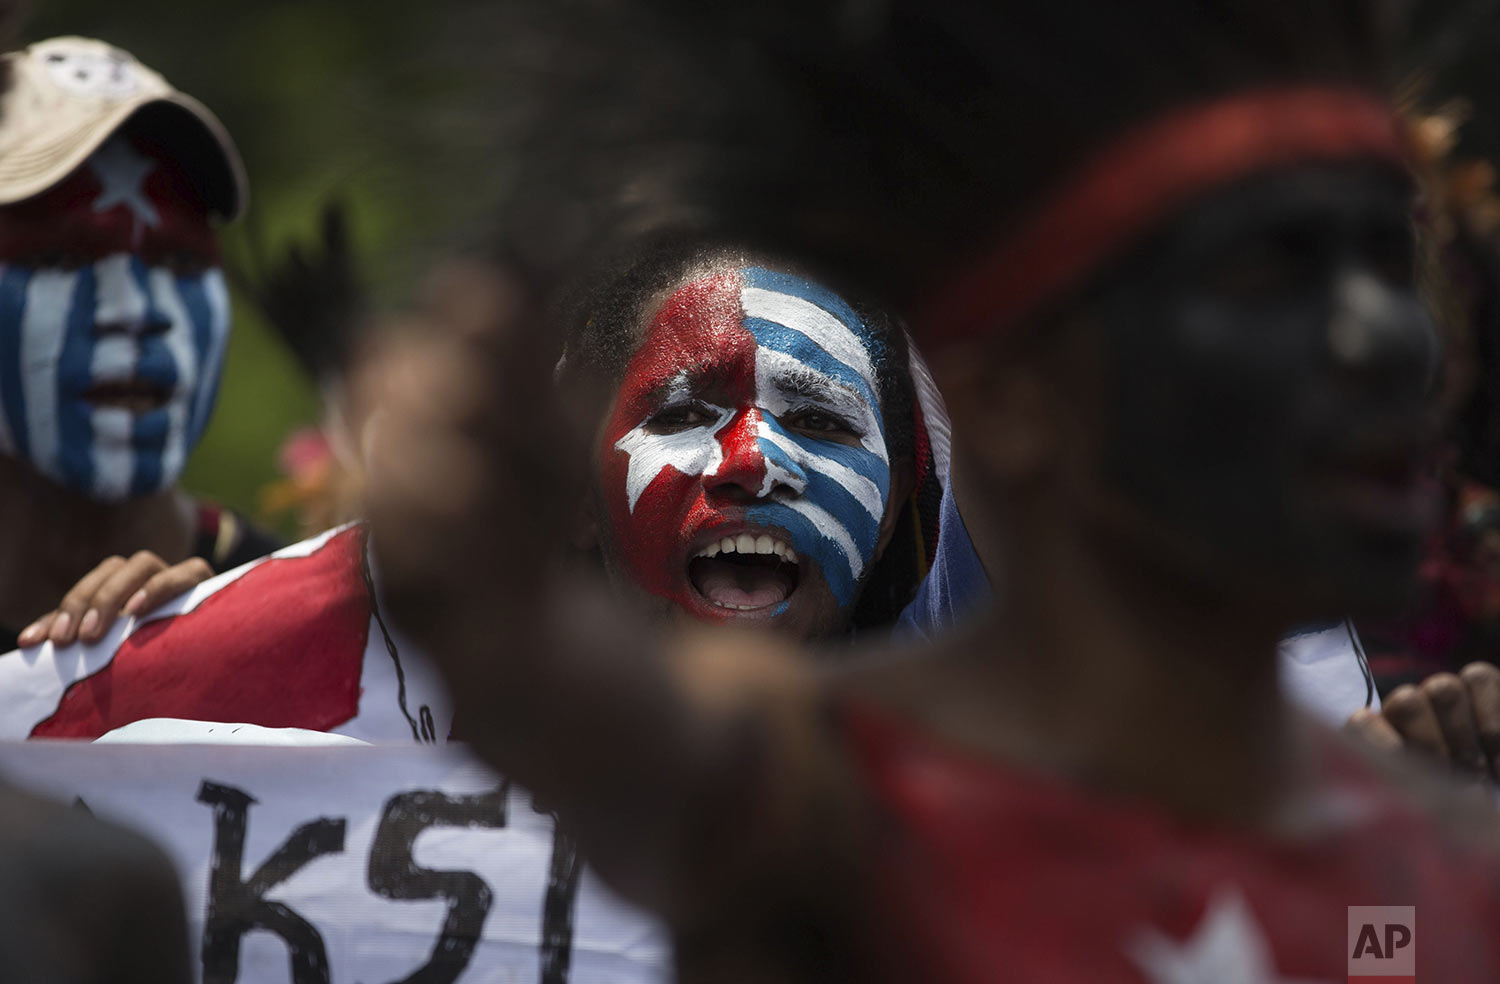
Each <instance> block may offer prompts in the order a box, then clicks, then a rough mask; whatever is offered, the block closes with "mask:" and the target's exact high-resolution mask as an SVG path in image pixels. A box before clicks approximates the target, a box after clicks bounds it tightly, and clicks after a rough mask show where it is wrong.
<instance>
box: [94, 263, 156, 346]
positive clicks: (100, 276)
mask: <svg viewBox="0 0 1500 984" xmlns="http://www.w3.org/2000/svg"><path fill="white" fill-rule="evenodd" d="M94 291H95V299H94V328H95V331H97V332H98V333H99V334H101V335H109V334H131V335H141V334H152V333H159V332H163V331H166V330H167V329H168V328H170V327H171V325H172V320H171V318H169V317H168V316H167V314H166V312H165V311H164V310H163V309H162V306H161V305H160V304H158V303H157V301H156V298H155V295H154V292H153V291H152V290H151V282H150V277H149V274H148V273H147V270H146V267H145V265H144V264H143V263H141V261H140V260H138V259H136V258H135V257H133V256H128V255H120V256H111V257H108V258H106V259H104V260H101V261H100V262H99V263H97V264H95V265H94Z"/></svg>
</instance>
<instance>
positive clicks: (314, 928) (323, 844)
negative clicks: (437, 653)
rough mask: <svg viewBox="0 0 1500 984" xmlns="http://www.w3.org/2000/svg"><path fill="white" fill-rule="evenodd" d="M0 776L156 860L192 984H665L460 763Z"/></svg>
mask: <svg viewBox="0 0 1500 984" xmlns="http://www.w3.org/2000/svg"><path fill="white" fill-rule="evenodd" d="M0 772H3V773H4V775H5V776H6V777H7V778H9V779H10V780H11V781H12V782H14V783H15V784H17V785H19V786H22V787H24V788H27V789H31V790H34V791H36V792H38V793H41V794H43V795H48V796H51V797H53V798H55V799H61V800H63V801H65V802H77V803H78V804H79V808H80V809H82V808H87V809H89V810H90V811H92V812H93V813H94V814H96V815H98V816H100V817H103V818H107V819H110V820H113V821H116V822H118V823H121V824H125V825H127V826H131V827H134V828H136V829H137V830H140V831H141V832H143V833H145V834H146V835H148V836H150V837H152V838H154V839H155V840H156V841H157V842H158V843H160V844H162V845H163V847H164V848H165V849H166V850H167V852H168V853H169V854H170V855H171V857H172V859H173V860H174V861H175V862H176V864H177V867H178V869H179V871H180V872H181V874H182V878H183V890H184V894H185V895H186V897H187V903H188V916H189V923H190V928H191V932H192V941H191V942H192V945H193V947H194V948H195V956H196V957H197V958H198V959H197V961H196V962H197V963H198V964H199V966H200V969H201V975H202V977H201V979H202V980H203V981H204V984H229V982H234V981H238V982H242V984H283V982H286V984H325V982H326V984H387V982H391V984H394V982H397V981H402V982H412V984H415V982H422V984H439V982H462V984H502V982H504V984H512V982H527V984H529V982H541V984H566V982H575V984H577V982H590V984H591V982H619V984H635V982H659V981H664V980H667V979H669V976H670V975H669V972H668V967H669V965H670V949H669V945H668V940H667V937H666V935H665V933H664V932H663V931H662V930H661V929H660V928H659V927H658V926H657V925H656V924H654V923H652V922H651V921H649V920H647V919H645V918H644V917H642V916H641V915H640V914H639V913H638V912H636V911H635V910H633V909H631V908H630V907H629V906H627V905H625V904H624V903H622V902H621V901H619V900H618V899H617V898H615V897H614V896H612V895H611V894H610V893H609V892H608V891H607V890H606V889H604V888H603V886H601V885H600V884H599V882H598V881H597V879H595V878H594V877H593V876H592V875H591V874H590V873H589V872H587V871H582V870H580V866H579V865H578V864H577V862H576V859H575V858H574V855H573V852H572V849H571V846H570V845H569V844H568V843H566V839H565V838H561V837H559V836H557V835H556V833H555V831H554V826H553V823H552V819H551V817H550V816H548V815H547V814H545V813H540V812H538V811H537V809H536V808H535V806H534V804H533V803H532V801H531V796H530V795H529V794H528V793H526V792H524V791H522V790H519V789H515V788H512V787H510V786H509V785H508V784H507V783H505V782H504V781H503V780H501V779H500V778H498V777H497V776H496V775H495V774H494V773H492V772H490V771H489V770H488V769H486V768H484V767H483V766H482V765H480V764H479V763H477V762H476V761H475V760H474V759H473V758H471V757H470V756H469V755H468V754H467V753H466V752H465V751H464V750H463V749H462V747H461V746H447V747H437V748H434V747H425V748H424V747H410V748H407V747H393V746H385V747H377V746H371V747H362V746H338V747H308V748H296V747H290V748H287V747H282V748H265V747H251V746H236V745H228V746H206V745H158V746H142V745H90V744H83V743H77V742H52V741H31V742H24V743H23V742H3V743H0Z"/></svg>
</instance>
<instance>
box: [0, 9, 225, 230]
mask: <svg viewBox="0 0 1500 984" xmlns="http://www.w3.org/2000/svg"><path fill="white" fill-rule="evenodd" d="M0 59H3V60H4V62H5V63H6V64H7V65H8V66H9V68H10V73H11V82H10V89H9V90H8V91H7V92H6V93H5V94H4V96H3V97H0V205H9V204H12V203H14V202H19V201H24V200H25V199H27V198H30V197H32V196H33V195H39V194H41V193H42V192H44V191H46V190H47V189H48V188H51V187H52V186H53V185H55V184H57V183H58V182H59V181H61V180H63V179H64V178H66V177H67V176H68V175H70V174H72V173H73V171H74V170H75V169H76V168H77V167H78V166H79V165H80V164H82V163H83V162H84V161H85V160H87V159H88V157H89V155H90V154H92V153H93V152H94V151H95V150H97V149H99V146H100V145H101V144H103V143H104V142H105V141H106V140H108V139H109V138H110V136H112V135H113V134H114V133H115V132H116V131H117V130H119V129H120V127H121V126H123V125H124V124H125V123H126V122H127V121H131V120H134V121H135V123H134V125H137V126H140V127H142V128H149V129H150V131H151V132H152V134H153V136H156V137H157V138H158V139H161V140H162V141H163V143H164V144H165V145H166V146H168V147H170V148H171V149H172V153H173V156H174V158H175V159H177V160H178V162H179V163H180V164H182V166H183V167H184V169H185V170H186V171H187V173H188V175H189V177H190V178H191V179H192V180H193V181H194V183H195V184H197V186H198V188H199V190H200V191H201V193H202V194H203V199H204V201H205V202H206V203H207V205H208V207H209V209H210V210H211V211H213V212H214V213H216V214H217V215H218V216H219V217H221V218H223V219H226V220H229V219H234V218H236V217H237V216H239V214H240V213H241V212H242V211H244V208H245V203H246V200H247V198H248V188H247V184H246V180H245V166H244V164H243V163H241V161H240V155H239V151H237V150H236V149H235V146H234V141H233V140H231V139H230V137H229V131H227V130H225V129H224V124H222V123H220V122H219V120H218V117H216V116H214V114H213V113H211V112H209V110H208V107H206V106H204V105H203V104H202V103H200V102H199V101H198V100H196V99H194V98H193V97H192V96H189V95H187V94H185V93H182V92H178V91H177V90H176V89H174V88H172V86H171V85H170V84H169V83H168V82H167V80H166V79H164V78H162V77H161V76H160V75H158V74H157V73H156V72H153V71H152V70H151V69H149V68H147V67H146V66H145V65H142V64H141V63H140V62H138V61H136V60H135V57H134V56H133V55H131V54H130V53H129V52H127V51H122V50H121V49H119V48H116V47H115V46H113V45H110V44H106V43H104V42H103V41H95V40H93V39H91V38H75V37H63V38H51V39H49V40H47V41H39V42H37V43H36V44H34V45H31V46H30V47H29V48H26V49H25V50H23V51H13V52H10V53H8V54H5V55H0Z"/></svg>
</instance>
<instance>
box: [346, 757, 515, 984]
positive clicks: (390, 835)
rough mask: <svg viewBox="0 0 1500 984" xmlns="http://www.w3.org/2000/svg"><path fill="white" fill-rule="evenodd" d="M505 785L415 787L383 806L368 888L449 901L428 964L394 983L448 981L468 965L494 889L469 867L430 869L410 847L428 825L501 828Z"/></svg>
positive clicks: (446, 983) (449, 983)
mask: <svg viewBox="0 0 1500 984" xmlns="http://www.w3.org/2000/svg"><path fill="white" fill-rule="evenodd" d="M506 789H507V787H506V786H505V785H502V786H501V787H500V788H499V789H495V790H491V791H490V792H488V793H479V794H476V795H473V796H449V795H447V794H446V793H440V792H438V791H436V790H418V791H416V792H411V793H402V794H400V795H399V796H392V797H391V798H390V799H389V800H387V801H386V804H385V812H384V813H383V814H382V815H381V817H380V826H379V827H377V828H376V830H375V842H374V843H373V844H371V845H370V868H369V872H368V874H367V876H366V880H367V881H368V882H369V885H370V890H371V891H373V892H375V893H376V894H377V895H381V896H384V897H385V898H388V899H406V900H419V899H433V898H439V897H442V898H446V899H448V918H447V919H445V920H443V934H442V935H441V936H439V937H438V941H437V943H436V944H435V945H434V946H433V948H432V956H431V957H429V958H428V960H427V963H426V964H424V965H423V966H421V967H419V968H417V969H416V970H415V971H413V972H412V974H411V976H409V977H405V978H403V979H402V980H401V981H399V982H393V984H452V982H453V981H456V980H457V979H458V975H459V974H461V973H463V971H464V968H465V967H467V966H469V960H470V958H472V957H473V955H474V947H475V945H477V944H478V942H479V934H480V932H481V931H482V930H483V929H484V920H485V917H486V916H488V915H489V914H490V901H491V900H492V898H493V896H494V893H493V892H491V891H490V887H489V886H488V885H486V884H485V883H484V879H482V878H480V877H479V876H478V875H476V874H474V872H472V871H432V870H430V869H428V868H419V867H417V863H416V862H415V861H414V860H413V859H412V845H413V844H415V843H416V840H417V837H418V835H420V834H421V833H422V831H424V830H426V829H427V828H428V827H503V826H505V794H506Z"/></svg>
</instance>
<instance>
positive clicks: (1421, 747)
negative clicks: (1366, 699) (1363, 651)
mask: <svg viewBox="0 0 1500 984" xmlns="http://www.w3.org/2000/svg"><path fill="white" fill-rule="evenodd" d="M1348 728H1349V730H1350V731H1351V732H1353V733H1355V734H1358V735H1360V736H1361V737H1363V738H1364V739H1366V740H1367V741H1369V742H1371V743H1372V744H1374V745H1375V746H1376V747H1378V748H1385V749H1389V750H1391V751H1397V750H1400V749H1403V748H1404V749H1410V750H1412V751H1414V752H1416V753H1418V754H1419V755H1421V756H1425V757H1426V758H1428V759H1429V760H1433V761H1437V762H1442V763H1444V764H1445V765H1447V766H1448V767H1450V768H1452V769H1453V770H1454V771H1455V772H1457V773H1458V774H1459V775H1462V776H1469V777H1473V778H1478V779H1485V780H1489V781H1494V782H1500V668H1497V667H1495V666H1494V665H1493V664H1491V663H1470V664H1469V665H1468V666H1465V667H1464V668H1463V669H1462V670H1459V671H1458V672H1457V673H1435V674H1433V675H1432V676H1430V677H1428V678H1427V679H1426V680H1423V681H1422V682H1421V683H1420V684H1416V685H1413V684H1406V685H1404V686H1401V687H1397V688H1396V689H1395V690H1393V691H1391V693H1390V696H1388V697H1386V699H1385V700H1384V701H1383V702H1382V704H1381V709H1380V710H1379V711H1371V710H1359V711H1355V712H1354V715H1353V716H1352V717H1350V718H1349V724H1348Z"/></svg>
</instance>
